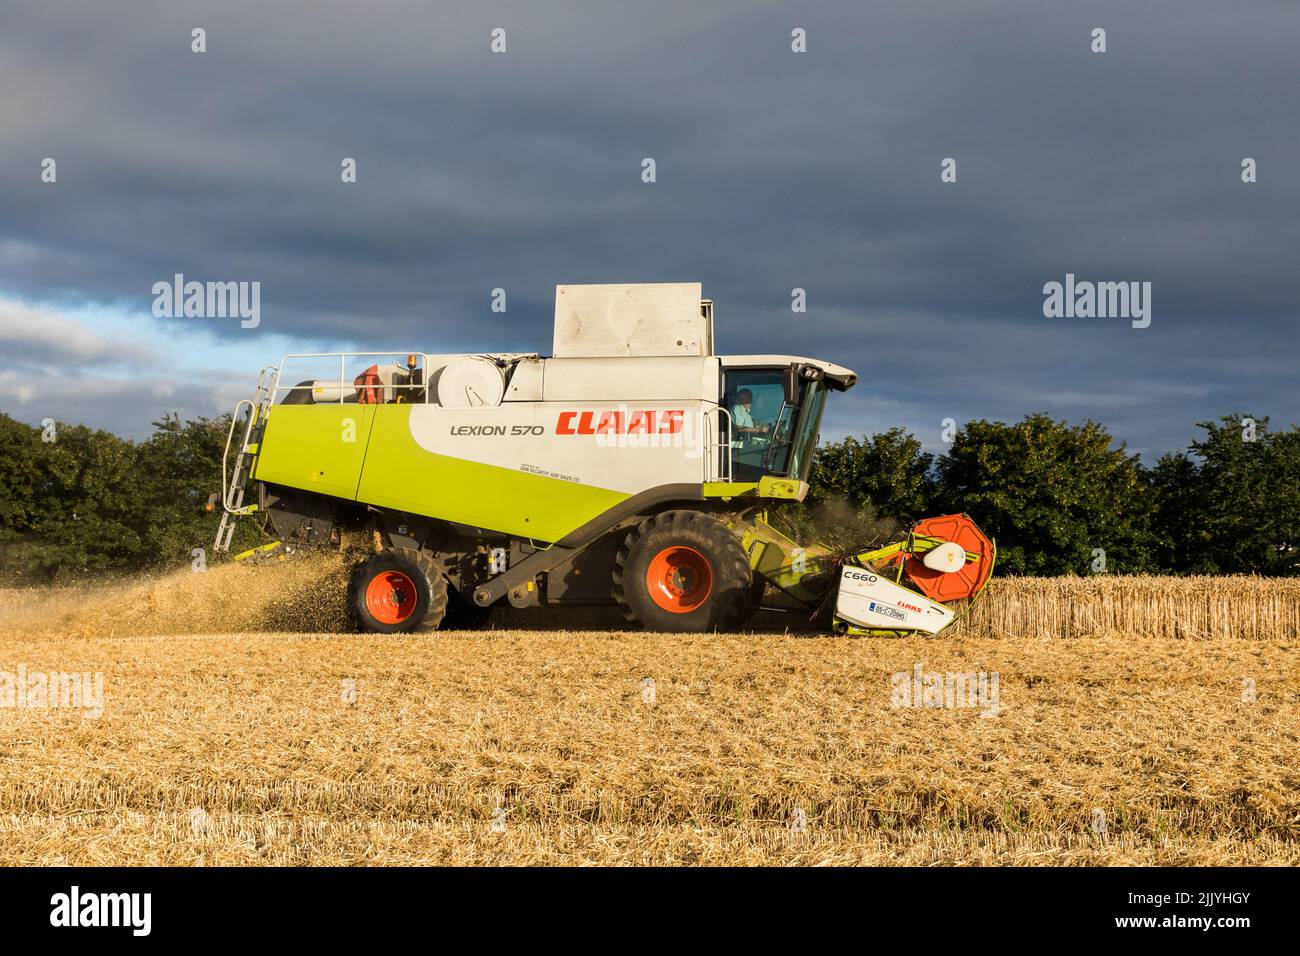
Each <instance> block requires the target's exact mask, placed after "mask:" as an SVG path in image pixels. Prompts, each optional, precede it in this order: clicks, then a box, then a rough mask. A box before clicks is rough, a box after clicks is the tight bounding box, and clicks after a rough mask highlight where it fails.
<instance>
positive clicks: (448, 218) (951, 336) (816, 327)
mask: <svg viewBox="0 0 1300 956" xmlns="http://www.w3.org/2000/svg"><path fill="white" fill-rule="evenodd" d="M7 9H8V8H7ZM4 26H5V29H4V30H3V31H2V32H0V84H3V85H2V87H0V88H2V89H3V90H4V92H3V93H0V97H2V99H0V137H2V139H3V142H2V145H3V149H2V150H0V292H3V293H6V294H16V295H19V296H23V297H26V298H29V299H34V300H40V301H44V302H65V301H66V302H71V303H82V302H86V301H91V302H122V303H126V304H129V305H132V306H134V307H136V308H137V309H138V310H139V311H140V312H141V314H145V313H147V311H148V308H149V304H150V301H151V296H150V294H149V289H150V286H151V285H152V284H153V283H154V282H155V281H159V280H166V279H169V278H170V277H171V276H172V275H173V274H174V273H176V272H182V273H184V274H185V275H186V277H187V278H194V279H200V280H205V279H217V280H258V281H261V283H262V311H263V322H262V326H261V327H260V329H259V330H258V331H257V332H242V331H240V330H239V329H238V327H237V324H235V323H232V324H231V325H230V326H229V327H228V328H225V329H223V334H227V335H230V336H248V335H258V334H262V335H266V334H275V333H283V334H288V335H292V336H295V337H298V338H300V339H302V340H303V341H304V342H305V343H309V342H316V343H322V344H328V343H337V342H346V341H350V342H353V343H357V344H364V346H365V347H369V348H385V347H391V348H401V347H418V348H421V349H423V350H425V351H440V350H455V349H462V348H493V349H537V350H540V351H546V350H547V348H548V347H549V342H550V334H549V321H550V309H551V303H552V295H553V286H554V284H555V283H557V282H588V281H589V282H602V281H604V282H609V281H682V280H696V279H698V280H702V281H703V282H704V284H705V292H706V294H707V295H709V296H711V297H712V298H713V299H714V300H715V301H716V302H717V307H716V308H717V316H718V330H717V333H718V334H717V338H718V342H719V346H720V348H721V349H722V350H724V351H733V352H792V353H796V354H810V355H814V356H818V357H823V358H828V359H833V360H835V361H838V362H841V363H843V364H846V365H850V366H852V367H854V368H856V369H857V370H858V371H859V372H861V373H862V375H863V385H861V386H859V388H858V389H855V390H854V391H853V392H851V393H849V395H847V396H845V397H844V400H842V401H841V402H840V403H839V404H838V406H837V407H836V408H835V409H834V410H833V411H832V413H831V415H830V418H829V419H828V429H827V430H828V432H841V433H842V432H854V431H870V430H876V429H881V428H884V427H888V426H890V425H892V424H902V425H904V426H906V427H909V428H911V429H913V430H915V431H916V432H917V433H918V435H920V436H921V437H922V438H923V439H924V440H926V441H927V443H929V444H932V445H933V444H934V443H935V442H936V441H937V439H938V433H939V429H940V422H941V421H942V419H944V418H947V417H952V418H955V419H957V420H958V421H963V420H965V419H968V418H971V417H977V416H988V417H1000V418H1004V419H1015V418H1018V417H1020V416H1021V415H1022V414H1024V413H1025V412H1027V411H1032V410H1036V409H1043V410H1047V411H1049V412H1051V413H1052V414H1054V415H1058V416H1060V417H1067V418H1070V419H1071V420H1081V419H1083V418H1086V417H1092V418H1095V419H1097V420H1100V421H1103V422H1106V423H1107V424H1109V425H1110V426H1111V427H1112V429H1113V430H1114V431H1115V433H1116V434H1117V435H1119V436H1120V437H1122V438H1125V439H1127V440H1128V441H1129V443H1130V445H1131V446H1133V447H1136V448H1142V449H1148V450H1152V451H1156V450H1161V449H1164V448H1168V447H1173V446H1177V445H1181V444H1183V443H1184V442H1185V441H1186V440H1187V439H1188V438H1189V437H1190V436H1191V434H1192V422H1193V421H1195V420H1196V419H1197V418H1203V417H1209V416H1212V415H1217V414H1220V413H1224V412H1227V411H1231V410H1236V409H1242V410H1250V411H1253V412H1255V413H1257V414H1270V413H1271V414H1272V415H1273V416H1274V420H1275V424H1276V423H1287V422H1291V421H1294V420H1296V419H1297V418H1298V417H1300V387H1298V386H1297V384H1296V375H1295V367H1296V358H1297V349H1296V345H1295V334H1294V331H1293V328H1294V316H1295V307H1294V305H1293V302H1294V299H1295V296H1294V291H1293V288H1292V285H1293V275H1294V272H1295V266H1294V261H1295V255H1296V250H1297V249H1300V226H1297V223H1296V216H1295V210H1296V208H1297V203H1296V200H1297V198H1300V196H1298V193H1300V190H1298V189H1297V186H1296V177H1295V174H1294V171H1295V169H1296V167H1297V163H1300V124H1298V123H1297V116H1296V108H1295V98H1294V88H1295V70H1294V50H1295V48H1296V46H1297V41H1300V9H1298V8H1296V7H1295V6H1294V5H1292V4H1284V3H1278V4H1251V5H1249V6H1247V7H1239V6H1225V5H1223V4H1220V3H1214V2H1211V0H1197V2H1179V3H1173V2H1169V3H1148V4H1143V5H1142V6H1141V8H1140V9H1138V8H1135V5H1133V4H1131V3H1089V4H1050V5H1049V4H1043V3H1041V2H1039V3H1031V2H1024V3H961V4H958V3H952V4H947V3H944V4H938V3H934V4H930V3H917V2H909V3H894V4H860V3H853V2H843V3H812V4H805V3H797V4H796V3H789V4H778V3H768V4H763V3H754V2H743V3H742V2H737V3H725V2H724V3H710V4H693V3H680V4H677V3H666V4H665V3H660V4H627V5H616V4H605V3H596V2H592V3H523V4H517V5H506V4H465V5H460V6H454V7H453V6H449V5H442V4H427V3H410V4H399V3H366V4H351V3H311V4H307V3H302V4H261V3H258V4H252V3H223V4H220V5H217V4H190V3H184V2H181V3H157V4H142V3H134V4H112V5H105V4H91V3H85V4H59V5H54V4H49V5H43V6H41V7H39V8H35V9H31V10H23V11H21V12H17V11H16V10H15V11H10V12H6V13H5V15H4ZM195 26H202V27H205V28H206V29H207V32H208V52H207V53H205V54H201V55H199V54H194V53H191V52H190V49H189V33H190V30H191V29H192V28H193V27H195ZM1097 26H1100V27H1104V28H1105V29H1106V30H1107V41H1108V47H1109V49H1108V52H1106V53H1105V54H1100V55H1098V54H1093V53H1091V52H1090V51H1089V39H1090V37H1089V33H1090V31H1091V29H1092V28H1093V27H1097ZM494 27H503V28H504V29H505V30H506V31H507V37H508V45H509V49H508V52H507V53H505V54H504V55H493V54H491V53H490V52H489V49H488V43H489V31H490V30H491V29H492V28H494ZM794 27H803V28H805V29H806V30H807V31H808V47H809V52H808V53H807V54H801V55H796V54H793V53H791V52H790V39H789V38H790V31H791V29H792V28H794ZM45 156H53V157H55V158H56V159H57V160H58V164H59V166H58V171H59V181H58V183H57V185H54V186H49V185H44V184H41V183H40V182H39V180H38V175H37V174H38V172H39V163H40V160H41V159H42V157H45ZM345 156H351V157H355V158H356V159H357V161H358V164H359V182H358V183H357V184H355V185H343V184H341V183H340V181H339V162H340V160H341V159H342V158H343V157H345ZM646 156H650V157H653V158H655V160H656V162H657V166H658V182H657V183H655V184H653V185H645V184H642V183H641V182H640V178H639V174H640V162H641V160H642V158H643V157H646ZM947 156H952V157H955V158H956V160H957V163H958V182H957V183H955V184H947V185H945V184H941V183H940V181H939V163H940V160H942V159H943V158H944V157H947ZM1244 156H1251V157H1254V158H1255V159H1257V160H1258V162H1259V164H1260V167H1259V168H1260V181H1259V182H1258V183H1256V184H1254V185H1249V186H1248V185H1243V184H1242V183H1241V181H1240V178H1239V171H1240V162H1241V159H1242V157H1244ZM1067 272H1073V273H1075V274H1076V275H1078V276H1079V277H1080V278H1090V279H1099V280H1141V281H1150V282H1151V283H1152V285H1153V302H1154V318H1153V322H1152V325H1151V327H1150V328H1148V329H1143V330H1136V329H1131V328H1129V327H1128V323H1127V322H1124V321H1121V320H1113V319H1046V318H1044V317H1043V316H1042V312H1041V308H1042V293H1041V289H1042V286H1043V284H1044V283H1045V282H1048V281H1052V280H1057V281H1059V280H1062V279H1063V278H1064V275H1065V273H1067ZM495 287H503V288H505V289H506V290H507V292H508V295H509V311H508V312H507V313H506V314H505V315H504V316H500V315H495V314H493V313H491V312H490V311H489V309H488V304H489V293H490V290H491V289H493V288H495ZM794 287H801V288H804V289H806V290H807V293H808V301H809V312H808V314H806V315H794V314H792V313H791V312H790V309H789V300H790V290H791V289H792V288H794ZM159 345H160V347H161V348H162V349H163V350H165V349H166V348H167V343H166V342H162V343H159ZM274 357H275V356H268V358H269V359H273V358H274ZM214 411H215V409H214Z"/></svg>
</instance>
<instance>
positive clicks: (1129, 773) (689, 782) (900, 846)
mask: <svg viewBox="0 0 1300 956" xmlns="http://www.w3.org/2000/svg"><path fill="white" fill-rule="evenodd" d="M344 575H345V571H344V569H343V567H342V565H341V564H339V563H338V562H337V561H336V560H333V559H329V558H318V559H313V560H310V561H308V560H302V561H295V562H287V563H283V564H268V565H264V566H260V567H253V568H242V567H229V566H226V567H220V568H214V569H212V570H211V571H208V572H206V573H203V574H191V573H188V572H183V573H179V574H173V575H168V576H162V577H156V578H151V579H148V580H144V581H140V582H128V583H122V584H119V585H115V586H109V587H99V588H94V589H83V590H56V589H32V590H17V589H15V590H7V591H0V672H3V673H4V674H9V675H15V674H17V672H18V669H19V668H20V667H21V668H22V669H23V671H24V672H25V674H27V675H32V674H37V673H47V672H61V673H71V672H77V673H89V674H95V673H99V674H102V679H103V701H102V713H100V714H98V715H96V714H95V713H94V709H93V708H89V707H87V706H85V703H86V702H85V701H83V707H81V708H75V707H64V706H59V707H53V708H45V707H42V706H9V705H6V706H3V707H0V863H2V864H6V865H13V864H54V863H69V864H144V863H158V864H176V865H192V864H206V865H219V864H407V863H411V864H425V863H431V864H432V863H439V864H533V863H541V864H583V863H596V864H643V863H644V864H894V863H898V864H991V863H1028V864H1068V863H1073V864H1078V863H1083V864H1129V863H1154V864H1184V863H1198V864H1213V863H1228V864H1238V863H1243V864H1244V863H1272V864H1292V865H1294V864H1296V863H1300V719H1298V718H1300V664H1298V663H1297V659H1296V658H1297V640H1296V636H1297V629H1298V626H1300V625H1298V622H1300V585H1297V584H1293V583H1287V582H1278V581H1265V580H1261V579H1230V580H1226V581H1225V580H1222V579H1220V580H1217V581H1213V580H1209V579H1199V580H1198V579H1183V580H1177V581H1175V580H1170V579H1152V578H1147V579H1142V578H1133V579H1101V580H1097V579H1087V580H1048V581H1016V580H996V579H995V581H994V582H993V584H992V586H991V590H990V593H989V595H988V596H987V599H986V600H985V602H984V603H983V604H982V605H980V606H978V607H977V609H976V611H975V612H974V613H973V614H972V615H971V617H970V619H969V620H968V621H966V622H964V623H963V624H962V625H961V627H960V629H959V630H958V631H957V632H956V633H955V634H954V635H953V636H951V637H949V636H947V635H945V636H944V637H942V638H938V639H929V640H924V639H902V640H854V639H846V638H839V637H831V636H825V635H819V634H816V633H809V632H798V631H791V632H789V633H784V632H783V631H782V630H781V628H780V624H779V621H778V622H776V629H775V630H767V631H763V632H755V633H747V634H733V635H709V636H696V635H692V636H681V635H659V634H642V633H635V632H628V631H623V630H619V629H617V627H614V628H610V627H608V626H606V624H605V622H603V621H600V620H599V619H598V618H591V619H588V620H587V622H586V623H585V624H584V623H583V619H582V618H580V617H579V618H571V619H570V621H569V626H571V627H574V628H575V629H564V626H563V625H564V623H565V622H564V621H563V620H562V619H561V620H558V621H557V620H556V619H553V618H552V619H545V620H540V621H536V620H528V619H523V620H518V619H516V620H513V621H499V622H497V624H496V625H494V627H493V628H492V629H490V630H485V631H478V632H450V633H437V634H433V635H427V636H420V637H404V638H388V637H375V636H359V635H354V634H347V633H341V632H340V629H341V627H342V624H343V615H342V611H343V607H342V596H341V593H342V580H343V578H344ZM574 620H576V621H577V622H578V623H576V624H575V623H574ZM593 622H595V623H593ZM765 623H768V624H772V623H774V621H773V619H771V618H769V619H768V620H767V621H766V622H765ZM578 628H581V629H578ZM949 674H952V675H957V676H955V677H953V678H949V677H948V676H947V675H949ZM934 675H938V678H937V680H939V681H940V682H941V684H940V685H939V686H938V688H937V689H936V685H935V683H934V682H935V680H936V678H935V677H934ZM967 678H969V681H970V683H969V687H970V688H971V690H972V694H973V691H974V689H975V688H977V687H981V686H982V687H983V689H984V690H985V692H986V696H985V697H982V698H979V697H974V696H972V697H971V698H964V697H961V695H960V693H958V692H959V691H960V689H961V688H962V686H963V682H964V681H966V679H967ZM981 678H982V679H983V684H982V685H981V684H980V679H981ZM994 679H996V684H995V683H994ZM2 680H3V678H0V681H2ZM954 681H955V683H954ZM11 683H12V677H11ZM927 685H928V686H929V687H930V691H931V693H930V694H929V695H927V694H926V693H925V691H924V688H925V687H926V686H927ZM945 689H947V690H948V691H949V692H948V694H947V695H946V697H945V693H944V691H945ZM994 689H996V697H993V696H992V692H993V691H994ZM0 690H3V688H0ZM913 690H921V693H920V694H918V695H917V696H916V697H913ZM0 696H3V695H2V694H0ZM954 696H956V697H958V698H961V699H953V698H954ZM10 697H11V699H12V697H13V695H10ZM927 697H928V702H929V703H931V704H934V703H940V702H941V703H943V704H945V705H951V704H963V703H964V704H970V705H973V706H924V705H925V704H926V703H927ZM2 702H3V701H0V703H2ZM27 703H29V704H30V703H31V701H30V700H29V701H27ZM37 703H38V704H39V703H40V702H39V701H37ZM912 703H917V704H920V705H921V706H910V704H912ZM900 704H902V705H903V706H899V705H900Z"/></svg>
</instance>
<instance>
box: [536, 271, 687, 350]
mask: <svg viewBox="0 0 1300 956" xmlns="http://www.w3.org/2000/svg"><path fill="white" fill-rule="evenodd" d="M700 291H701V285H700V283H698V282H650V283H639V284H634V285H557V286H556V287H555V337H554V342H553V345H552V348H551V354H552V355H553V356H555V357H556V358H587V357H598V358H600V357H627V356H636V355H642V356H652V355H695V356H708V355H712V354H713V303H712V302H710V301H708V300H705V299H701V298H700Z"/></svg>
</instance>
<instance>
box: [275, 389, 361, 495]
mask: <svg viewBox="0 0 1300 956" xmlns="http://www.w3.org/2000/svg"><path fill="white" fill-rule="evenodd" d="M377 407H378V406H375V405H354V404H348V405H277V406H275V408H273V409H272V410H271V412H270V414H268V415H267V418H266V431H265V432H264V433H263V435H262V440H261V442H260V449H259V453H258V456H257V464H256V466H255V467H254V470H253V477H254V478H256V479H257V480H258V481H269V482H272V483H274V484H277V485H288V486H289V487H291V488H303V489H306V490H307V491H316V492H319V493H321V494H323V495H333V496H334V497H336V498H348V499H353V498H356V496H357V483H358V482H359V481H360V480H361V465H362V462H363V461H364V460H365V456H366V442H367V441H368V440H369V438H370V426H371V424H372V423H373V422H374V419H375V409H376V408H377ZM348 438H352V439H353V440H352V441H348V440H346V439H348Z"/></svg>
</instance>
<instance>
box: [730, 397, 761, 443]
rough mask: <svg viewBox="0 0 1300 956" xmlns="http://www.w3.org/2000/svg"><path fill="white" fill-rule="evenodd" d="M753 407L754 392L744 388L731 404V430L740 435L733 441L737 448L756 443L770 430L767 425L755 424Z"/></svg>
mask: <svg viewBox="0 0 1300 956" xmlns="http://www.w3.org/2000/svg"><path fill="white" fill-rule="evenodd" d="M753 407H754V393H753V392H751V391H750V390H749V389H747V388H742V389H741V390H740V391H738V392H737V393H736V398H735V401H734V402H732V405H731V431H732V434H734V435H737V436H739V440H736V441H733V442H732V445H733V446H735V447H737V448H740V447H741V446H743V445H749V444H752V443H754V441H755V440H756V439H757V438H758V437H759V436H760V435H766V434H767V433H768V431H769V429H768V427H767V426H766V425H756V424H754V415H753V411H752V409H753Z"/></svg>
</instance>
